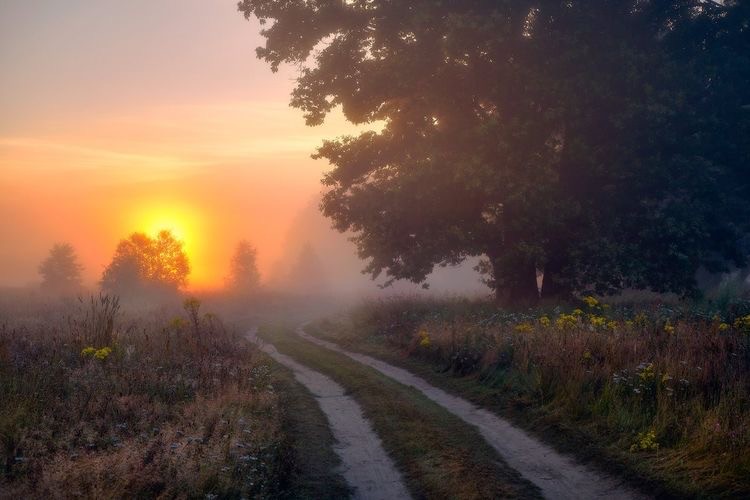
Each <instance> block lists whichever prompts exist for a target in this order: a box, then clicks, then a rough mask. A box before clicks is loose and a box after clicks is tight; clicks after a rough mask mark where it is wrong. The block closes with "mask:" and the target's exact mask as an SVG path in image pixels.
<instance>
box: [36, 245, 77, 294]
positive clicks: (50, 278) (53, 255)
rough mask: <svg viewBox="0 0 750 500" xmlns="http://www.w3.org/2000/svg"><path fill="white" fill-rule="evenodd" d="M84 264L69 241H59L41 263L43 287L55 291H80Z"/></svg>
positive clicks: (40, 272) (40, 271)
mask: <svg viewBox="0 0 750 500" xmlns="http://www.w3.org/2000/svg"><path fill="white" fill-rule="evenodd" d="M82 270H83V266H81V264H80V263H79V262H78V256H77V255H76V252H75V250H74V249H73V247H72V246H71V245H70V244H69V243H58V244H56V245H54V246H53V247H52V249H51V250H50V251H49V255H48V256H47V258H45V259H44V261H42V263H41V264H40V265H39V274H41V275H42V287H43V288H44V289H46V290H49V291H54V292H71V291H78V290H80V288H81V271H82Z"/></svg>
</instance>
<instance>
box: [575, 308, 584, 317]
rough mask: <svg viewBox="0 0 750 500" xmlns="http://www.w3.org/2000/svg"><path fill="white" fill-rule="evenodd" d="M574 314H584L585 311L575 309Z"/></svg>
mask: <svg viewBox="0 0 750 500" xmlns="http://www.w3.org/2000/svg"><path fill="white" fill-rule="evenodd" d="M573 316H583V311H582V310H580V309H573Z"/></svg>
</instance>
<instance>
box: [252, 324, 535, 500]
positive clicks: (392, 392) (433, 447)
mask: <svg viewBox="0 0 750 500" xmlns="http://www.w3.org/2000/svg"><path fill="white" fill-rule="evenodd" d="M259 334H260V336H261V337H263V338H264V339H265V340H267V341H269V342H272V343H273V345H274V346H275V347H276V348H277V349H278V350H279V351H280V352H282V353H284V354H287V355H289V356H292V357H293V358H295V359H297V361H299V362H301V363H303V364H306V365H308V366H309V367H311V368H312V369H314V370H317V371H319V372H321V373H324V374H325V375H327V376H329V377H331V378H332V379H333V380H335V381H336V382H338V383H339V384H340V385H342V386H343V387H344V388H345V389H346V390H347V392H349V393H350V394H351V396H352V397H353V398H354V399H356V401H357V402H358V403H359V404H360V405H361V406H362V409H363V411H364V414H365V416H366V417H367V419H368V420H370V422H372V424H373V427H374V429H375V431H376V432H377V434H378V436H379V437H380V439H382V441H383V446H384V448H385V449H386V451H387V452H388V453H389V455H390V456H391V457H392V458H393V459H394V461H395V463H396V465H397V467H398V468H399V469H400V470H401V472H402V473H403V475H404V479H405V481H406V485H407V487H408V488H409V490H410V492H411V494H412V495H413V496H414V498H461V499H472V498H474V499H479V498H537V497H538V496H539V493H538V491H537V490H536V488H535V487H534V486H533V485H531V484H530V483H528V482H526V481H525V480H523V479H521V478H520V476H519V475H518V473H516V472H515V471H513V470H512V469H510V468H509V467H508V466H507V465H506V464H505V463H504V462H503V461H502V459H501V458H500V457H499V456H498V455H497V454H496V453H495V451H494V450H493V449H492V448H491V447H490V445H488V444H487V443H486V442H485V441H484V440H483V439H482V438H481V436H480V435H479V433H478V431H477V430H476V429H474V428H473V427H471V426H470V425H468V424H466V423H464V422H463V421H461V420H460V419H459V418H458V417H455V416H453V415H452V414H450V413H448V412H447V411H446V410H444V409H443V408H441V407H440V406H438V405H437V404H435V403H433V402H432V401H430V400H429V399H427V398H426V397H425V396H423V395H422V394H421V393H419V392H418V391H416V390H414V389H412V388H409V387H406V386H404V385H402V384H399V383H397V382H395V381H393V380H391V379H389V378H388V377H385V376H384V375H381V374H380V373H378V372H376V371H375V370H373V369H371V368H369V367H366V366H363V365H361V364H360V363H357V362H356V361H353V360H351V359H349V358H347V357H346V356H344V355H342V354H338V353H335V352H332V351H330V350H328V349H325V348H322V347H319V346H316V345H314V344H312V343H310V342H306V341H303V340H301V339H299V338H298V337H297V336H296V335H295V334H294V332H293V331H292V329H290V328H278V327H277V328H268V327H267V328H262V329H261V330H260V332H259Z"/></svg>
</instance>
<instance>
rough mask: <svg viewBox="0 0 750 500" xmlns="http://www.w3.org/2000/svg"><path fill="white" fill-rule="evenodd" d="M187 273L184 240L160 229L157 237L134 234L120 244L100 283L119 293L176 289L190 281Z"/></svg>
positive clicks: (106, 288)
mask: <svg viewBox="0 0 750 500" xmlns="http://www.w3.org/2000/svg"><path fill="white" fill-rule="evenodd" d="M188 274H190V263H189V261H188V257H187V254H186V253H185V250H184V248H183V243H182V242H181V241H179V240H177V239H176V238H175V237H174V235H172V233H171V232H170V231H160V232H159V234H158V235H157V236H156V238H151V237H149V236H147V235H146V234H143V233H133V234H131V235H130V236H129V237H128V238H127V239H124V240H122V241H120V243H119V244H118V245H117V248H116V250H115V255H114V257H113V258H112V262H110V263H109V265H107V267H106V268H105V269H104V273H103V274H102V279H101V286H102V289H103V290H104V291H106V292H111V293H116V294H120V295H135V294H136V293H141V294H143V293H147V292H159V291H176V290H178V289H179V288H181V287H183V286H184V285H185V284H186V283H187V277H188Z"/></svg>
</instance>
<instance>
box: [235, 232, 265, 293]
mask: <svg viewBox="0 0 750 500" xmlns="http://www.w3.org/2000/svg"><path fill="white" fill-rule="evenodd" d="M227 285H228V287H229V289H230V290H232V291H234V292H241V293H242V292H252V291H255V290H257V288H258V286H259V285H260V272H258V251H257V250H256V248H255V247H254V246H253V245H251V244H250V243H249V242H248V241H245V240H242V241H240V242H239V243H237V246H236V247H235V250H234V254H233V255H232V260H231V261H230V264H229V276H228V278H227Z"/></svg>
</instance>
